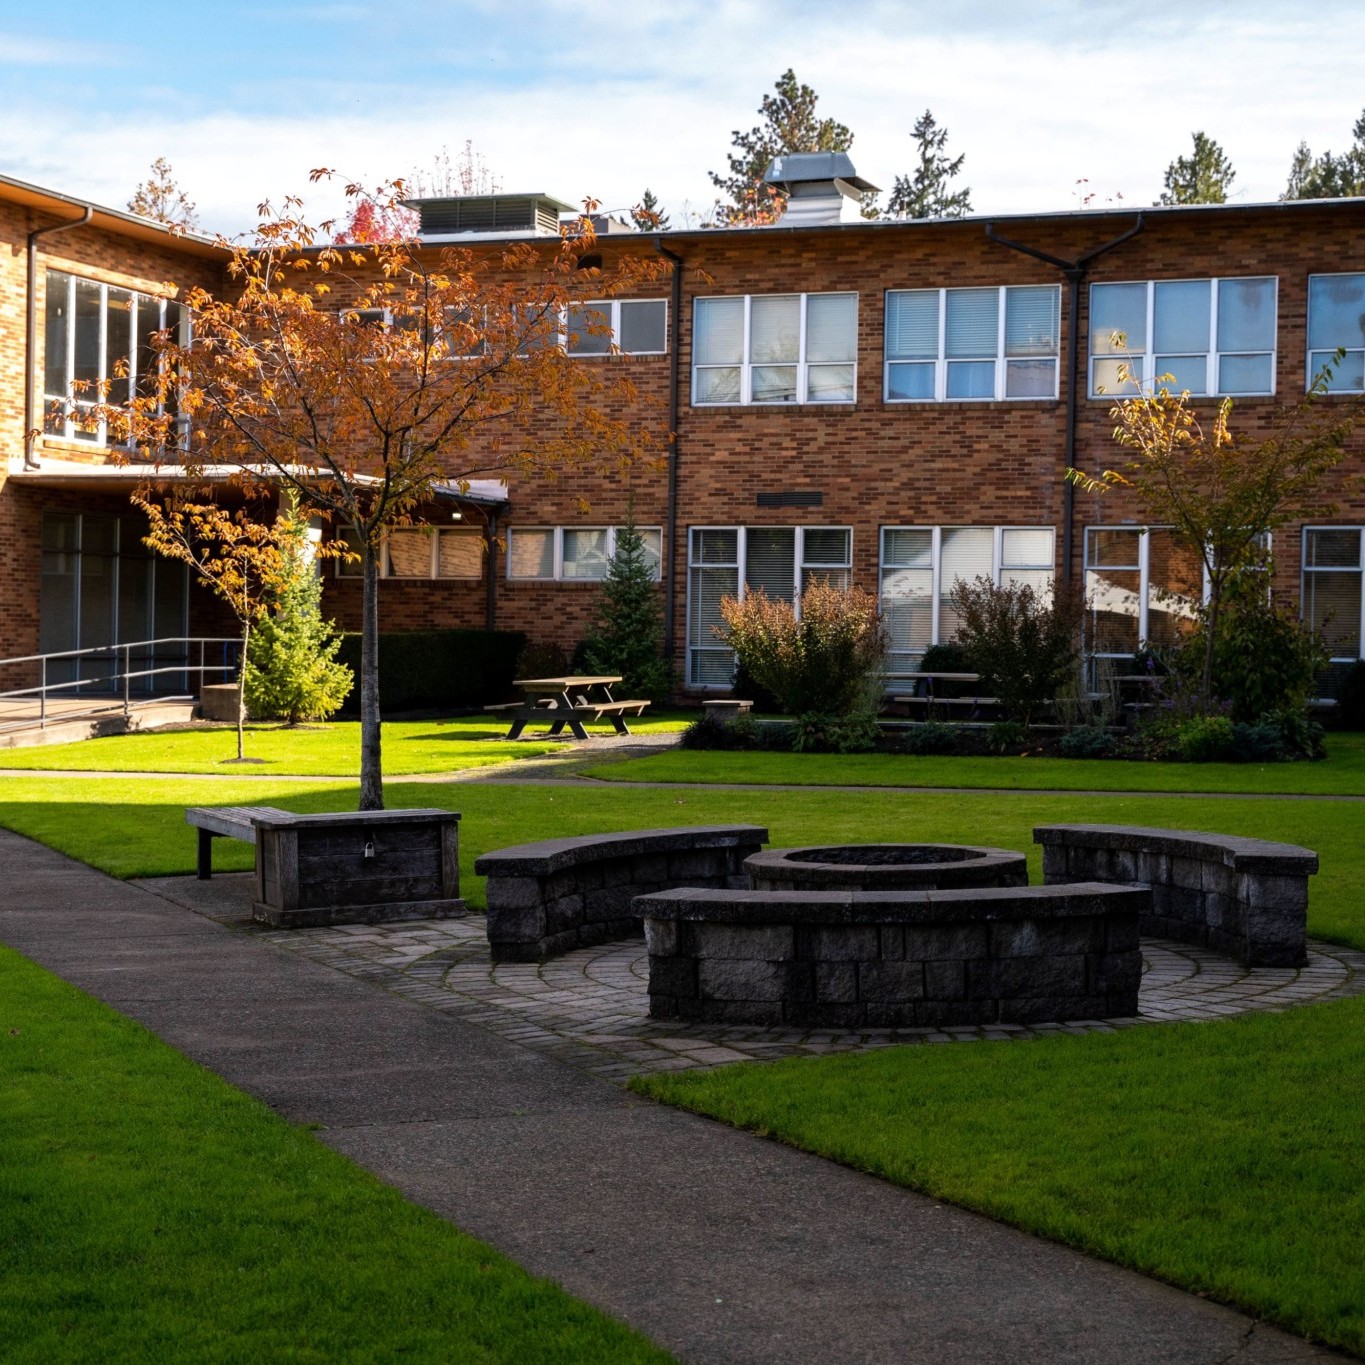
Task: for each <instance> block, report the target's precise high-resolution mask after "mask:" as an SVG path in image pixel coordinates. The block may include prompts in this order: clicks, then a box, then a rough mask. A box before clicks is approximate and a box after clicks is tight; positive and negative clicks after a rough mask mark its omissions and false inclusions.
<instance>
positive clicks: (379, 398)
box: [108, 171, 661, 810]
mask: <svg viewBox="0 0 1365 1365" xmlns="http://www.w3.org/2000/svg"><path fill="white" fill-rule="evenodd" d="M329 174H330V173H329V172H325V171H319V172H315V174H314V179H315V180H317V179H322V178H325V177H326V176H327V175H329ZM347 192H348V195H349V196H350V198H351V199H353V200H354V199H356V198H360V197H362V196H363V193H364V192H363V191H362V190H361V188H360V187H359V186H356V185H351V186H348V191H347ZM402 192H403V188H402V187H401V186H396V187H394V188H393V189H392V190H387V191H384V192H381V193H380V194H378V195H376V196H374V198H375V199H376V201H377V202H378V203H379V204H380V205H381V206H384V207H387V206H389V205H391V204H392V203H394V202H395V201H396V199H397V198H398V196H399V195H401V194H402ZM267 210H268V206H267ZM332 226H333V225H331V224H321V225H319V226H318V227H313V226H310V225H309V223H308V222H306V221H305V219H304V218H303V216H302V208H301V205H300V204H299V202H298V201H297V200H292V199H291V200H289V201H287V202H286V204H285V205H284V207H283V209H282V211H280V212H269V211H267V213H266V216H265V219H264V221H263V222H262V223H261V224H260V226H259V227H258V229H257V233H256V240H255V242H254V243H253V244H251V245H246V244H237V245H232V244H230V243H227V242H224V243H222V245H223V246H224V247H225V249H229V250H230V251H231V256H230V260H229V263H228V275H229V279H230V282H231V289H230V291H226V292H224V293H223V294H221V295H216V294H214V293H212V292H210V291H208V290H204V289H198V290H193V291H191V292H190V294H189V295H188V297H187V299H186V300H185V301H186V303H187V304H188V306H189V307H190V308H192V309H193V311H194V331H193V337H192V339H191V340H190V341H189V342H188V343H187V344H183V345H182V344H179V343H177V342H176V341H175V340H174V338H172V337H170V336H169V335H162V336H161V337H160V338H159V347H160V350H161V352H162V357H163V362H164V363H163V364H162V366H161V367H160V370H159V382H158V389H157V392H156V393H152V394H144V395H141V396H140V397H139V398H138V399H136V400H134V401H133V403H132V404H131V405H130V406H129V407H128V408H125V409H111V410H109V413H108V420H110V421H111V422H112V423H113V424H114V426H115V429H116V430H117V429H119V428H120V427H121V428H122V432H121V435H122V436H123V437H124V438H125V439H130V440H131V441H132V442H133V443H134V444H135V445H137V446H141V447H144V448H146V449H147V450H148V451H149V452H151V454H152V456H153V457H154V458H156V459H159V460H161V461H172V460H173V461H175V462H176V463H179V464H181V465H184V466H187V467H188V468H189V469H190V470H199V471H203V470H206V469H208V468H209V467H210V466H225V467H226V468H227V469H229V470H232V471H234V472H235V476H236V477H237V478H239V479H241V480H243V481H245V482H247V483H265V484H268V485H270V486H271V487H275V488H286V489H289V488H292V489H294V490H295V491H296V492H297V493H298V495H299V498H300V502H301V505H302V506H304V507H305V508H308V509H310V510H312V511H314V512H317V513H320V514H322V515H323V516H324V517H325V518H327V519H328V520H329V521H330V524H331V526H332V530H333V534H334V535H336V536H338V537H339V538H340V537H344V538H345V539H346V540H347V541H348V542H349V543H350V544H352V545H353V547H354V550H355V553H356V554H357V555H358V557H359V560H360V569H361V573H360V577H361V583H362V610H361V667H360V681H359V691H360V713H361V759H360V806H361V809H363V810H374V809H379V808H381V807H382V805H383V781H382V763H381V737H380V713H379V671H378V643H379V555H380V549H381V545H382V543H383V540H384V536H385V534H386V532H387V531H388V530H389V529H390V528H392V527H395V526H401V525H405V524H408V523H410V522H412V521H413V520H415V519H418V518H420V514H421V511H422V508H423V506H424V504H426V503H427V502H429V500H430V498H431V497H432V495H433V491H434V490H435V489H436V488H437V487H438V486H443V487H445V488H446V489H447V490H450V491H458V490H459V488H460V487H461V486H467V483H468V481H469V480H470V479H472V478H475V477H479V476H490V475H492V476H495V475H503V474H506V473H508V472H513V471H516V472H528V473H531V474H534V475H536V476H538V477H542V478H553V477H555V476H556V475H558V474H561V473H567V472H568V471H571V470H574V469H576V468H579V467H594V468H597V469H601V468H603V467H608V468H625V467H628V466H629V465H630V464H631V463H632V462H634V461H636V460H639V459H641V458H646V457H648V455H649V454H650V449H651V433H650V431H649V430H648V423H647V422H642V421H641V420H640V416H639V405H638V404H636V405H634V406H633V407H632V399H633V397H634V389H633V387H632V386H631V384H630V383H629V380H628V378H627V376H626V375H625V374H624V372H622V371H620V370H617V369H616V368H615V367H614V366H611V365H606V366H602V365H583V364H580V363H578V362H576V361H574V360H572V359H571V358H569V357H568V356H567V355H566V354H565V352H564V350H563V348H562V346H561V345H560V337H561V330H560V329H561V321H562V319H563V317H564V316H565V313H566V310H567V308H568V306H569V304H570V303H571V302H573V301H575V300H579V299H582V298H583V297H584V295H585V294H586V295H587V296H588V297H591V298H610V297H612V296H613V295H614V294H616V293H618V292H620V291H621V290H622V289H628V288H630V287H632V286H636V287H638V285H639V284H640V282H641V280H642V279H644V280H653V279H656V278H658V277H659V276H660V274H661V266H660V264H659V263H657V262H655V261H654V260H653V259H652V258H650V259H641V260H639V261H637V262H636V263H635V264H634V265H630V264H627V265H625V266H623V267H621V268H619V269H616V268H613V269H605V270H604V269H603V268H601V267H596V266H593V267H585V268H582V269H580V268H579V266H580V265H581V264H582V258H583V256H584V254H585V253H586V252H588V251H589V250H591V249H592V248H594V247H595V239H594V237H593V234H592V228H591V224H590V222H589V221H588V220H587V218H586V217H585V218H584V219H582V220H581V221H580V222H579V223H578V224H576V225H575V227H574V228H573V230H572V231H571V232H567V233H566V234H565V235H563V236H561V237H559V238H555V239H552V240H551V241H549V242H544V243H539V242H532V241H522V242H517V243H511V244H506V245H502V244H499V245H496V246H494V245H492V244H490V245H489V246H488V247H487V248H486V249H484V250H481V251H479V252H472V251H469V250H461V249H456V248H452V247H446V248H444V249H437V248H434V247H426V248H424V247H422V246H421V244H420V243H418V242H416V241H413V240H411V239H405V240H399V241H380V242H369V243H360V244H355V245H350V246H337V245H335V244H326V245H322V244H321V243H323V242H324V241H325V238H326V234H327V232H328V231H329V230H330V229H331V227H332ZM177 406H178V411H179V413H180V414H181V416H182V418H183V419H185V420H187V421H188V423H189V436H188V440H187V441H186V443H185V444H184V446H183V448H181V449H179V450H177V449H176V445H177V435H176V426H175V418H174V417H173V416H172V415H171V409H172V408H174V407H177ZM627 413H631V414H632V416H631V419H630V420H629V421H628V420H627V417H626V415H625V414H627Z"/></svg>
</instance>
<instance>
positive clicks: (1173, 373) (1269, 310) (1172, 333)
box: [1090, 275, 1311, 397]
mask: <svg viewBox="0 0 1365 1365" xmlns="http://www.w3.org/2000/svg"><path fill="white" fill-rule="evenodd" d="M1277 285H1278V280H1277V279H1276V277H1275V276H1273V275H1265V276H1252V277H1248V278H1244V279H1226V280H1224V279H1210V280H1148V281H1145V282H1138V283H1125V284H1093V285H1091V286H1090V394H1091V397H1105V396H1110V395H1113V396H1117V397H1122V396H1123V395H1124V393H1125V392H1127V393H1135V392H1137V391H1139V390H1142V391H1144V392H1148V393H1150V392H1152V391H1153V390H1154V389H1158V388H1166V389H1169V390H1170V391H1171V392H1172V393H1182V392H1189V393H1192V394H1196V395H1199V394H1230V395H1238V394H1250V395H1255V394H1272V393H1274V392H1275V317H1276V287H1277ZM1310 294H1311V289H1310Z"/></svg>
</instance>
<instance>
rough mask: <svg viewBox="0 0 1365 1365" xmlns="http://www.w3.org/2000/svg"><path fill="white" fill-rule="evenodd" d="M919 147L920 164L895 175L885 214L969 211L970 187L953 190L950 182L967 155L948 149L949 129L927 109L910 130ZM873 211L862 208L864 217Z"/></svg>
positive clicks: (946, 215)
mask: <svg viewBox="0 0 1365 1365" xmlns="http://www.w3.org/2000/svg"><path fill="white" fill-rule="evenodd" d="M910 135H911V137H913V138H914V139H915V145H916V147H917V148H918V149H919V165H918V166H916V167H915V170H914V172H913V174H911V175H898V176H897V177H896V180H895V183H894V184H893V185H892V187H891V196H890V198H889V199H888V200H887V204H886V216H887V217H888V218H961V217H962V216H963V214H966V213H970V212H971V211H972V192H971V190H970V189H965V188H964V189H960V190H954V189H953V188H952V182H953V180H954V179H955V178H956V177H957V175H958V174H959V173H960V172H961V170H962V163H963V162H964V161H965V160H966V159H967V158H966V155H965V153H964V154H963V155H961V156H956V157H950V156H949V155H948V153H947V150H946V148H947V145H948V130H947V129H946V128H940V127H939V126H938V124H937V123H936V122H935V121H934V116H933V114H932V113H931V112H930V111H929V110H928V109H926V110H925V111H924V114H923V116H922V117H921V118H920V119H919V120H918V121H917V122H916V124H915V127H914V131H913V132H912V133H911V134H910ZM873 216H875V214H874V213H871V212H868V211H867V210H866V209H865V210H864V217H868V218H870V217H873Z"/></svg>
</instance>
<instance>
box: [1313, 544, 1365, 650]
mask: <svg viewBox="0 0 1365 1365" xmlns="http://www.w3.org/2000/svg"><path fill="white" fill-rule="evenodd" d="M1362 538H1365V531H1362V530H1361V528H1360V527H1359V526H1309V527H1306V528H1305V529H1304V533H1303V616H1304V620H1306V621H1307V622H1308V624H1309V625H1311V626H1313V627H1314V628H1315V629H1317V630H1320V631H1321V632H1322V633H1323V636H1324V637H1325V638H1326V640H1327V648H1328V650H1329V651H1330V658H1331V660H1332V662H1333V663H1334V664H1335V663H1349V662H1351V661H1353V660H1355V659H1361V658H1365V595H1363V594H1362V593H1361V580H1362V576H1363V575H1365V545H1362V543H1361V541H1362Z"/></svg>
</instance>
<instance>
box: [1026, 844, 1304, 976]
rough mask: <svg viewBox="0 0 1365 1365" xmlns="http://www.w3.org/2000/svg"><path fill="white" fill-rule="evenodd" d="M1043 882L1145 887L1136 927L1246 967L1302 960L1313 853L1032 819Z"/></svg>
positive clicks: (1291, 847)
mask: <svg viewBox="0 0 1365 1365" xmlns="http://www.w3.org/2000/svg"><path fill="white" fill-rule="evenodd" d="M1033 841H1034V843H1037V844H1041V845H1042V846H1043V881H1044V882H1045V883H1047V884H1048V885H1060V884H1063V883H1067V882H1110V883H1116V884H1123V885H1132V884H1135V883H1136V884H1142V885H1146V886H1149V887H1151V890H1152V907H1151V910H1150V911H1149V912H1147V913H1146V914H1144V916H1143V920H1142V930H1143V932H1144V933H1147V934H1152V935H1155V936H1157V937H1160V938H1173V939H1178V940H1179V941H1180V942H1182V943H1199V944H1203V945H1205V946H1207V947H1209V948H1215V949H1217V950H1218V951H1219V952H1222V953H1227V954H1229V955H1230V956H1232V957H1235V958H1236V959H1237V960H1238V961H1239V962H1243V963H1245V964H1246V965H1247V966H1248V967H1301V966H1303V965H1304V963H1305V962H1307V960H1308V955H1307V949H1306V946H1305V939H1306V934H1307V921H1308V878H1309V877H1310V876H1312V875H1313V874H1314V873H1315V872H1316V871H1317V870H1318V855H1317V854H1316V853H1314V852H1313V851H1312V849H1308V848H1300V847H1298V846H1297V845H1296V844H1276V843H1269V842H1267V841H1266V840H1264V839H1243V838H1239V837H1237V836H1235V835H1228V834H1196V833H1192V832H1191V831H1188V830H1178V829H1177V830H1172V829H1145V828H1143V827H1141V826H1138V825H1041V826H1039V827H1038V828H1037V829H1035V830H1034V831H1033Z"/></svg>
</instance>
